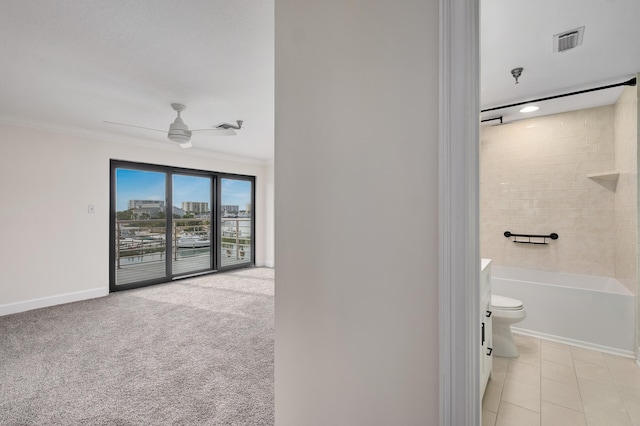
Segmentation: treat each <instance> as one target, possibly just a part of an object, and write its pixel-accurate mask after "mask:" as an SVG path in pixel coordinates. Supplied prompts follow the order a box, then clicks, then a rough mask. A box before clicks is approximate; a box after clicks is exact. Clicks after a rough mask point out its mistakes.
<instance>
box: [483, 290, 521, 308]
mask: <svg viewBox="0 0 640 426" xmlns="http://www.w3.org/2000/svg"><path fill="white" fill-rule="evenodd" d="M491 307H492V308H493V309H494V310H502V311H518V310H520V309H524V306H523V305H522V302H521V301H520V300H517V299H512V298H510V297H505V296H500V295H497V294H492V295H491Z"/></svg>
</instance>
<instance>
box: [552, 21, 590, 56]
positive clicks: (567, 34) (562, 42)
mask: <svg viewBox="0 0 640 426" xmlns="http://www.w3.org/2000/svg"><path fill="white" fill-rule="evenodd" d="M583 36H584V26H582V27H580V28H575V29H573V30H569V31H564V32H561V33H559V34H556V35H554V36H553V51H554V52H566V51H567V50H570V49H573V48H575V47H578V46H580V45H581V44H582V37H583Z"/></svg>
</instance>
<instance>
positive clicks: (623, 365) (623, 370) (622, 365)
mask: <svg viewBox="0 0 640 426" xmlns="http://www.w3.org/2000/svg"><path fill="white" fill-rule="evenodd" d="M604 359H605V362H606V363H607V366H608V367H609V372H610V373H611V376H612V377H613V379H614V380H616V381H620V382H637V383H640V367H638V365H637V364H636V363H635V360H634V359H631V358H624V357H619V356H614V355H605V356H604Z"/></svg>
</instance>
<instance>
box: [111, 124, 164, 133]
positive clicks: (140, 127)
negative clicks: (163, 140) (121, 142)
mask: <svg viewBox="0 0 640 426" xmlns="http://www.w3.org/2000/svg"><path fill="white" fill-rule="evenodd" d="M103 123H107V124H115V125H116V126H126V127H135V128H137V129H144V130H153V131H154V132H161V133H167V131H166V130H160V129H151V128H149V127H142V126H134V125H133V124H124V123H115V122H113V121H103Z"/></svg>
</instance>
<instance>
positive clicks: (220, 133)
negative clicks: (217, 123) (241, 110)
mask: <svg viewBox="0 0 640 426" xmlns="http://www.w3.org/2000/svg"><path fill="white" fill-rule="evenodd" d="M191 131H192V132H204V131H207V132H214V134H215V135H216V136H235V135H236V131H235V130H233V129H193V130H191Z"/></svg>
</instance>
